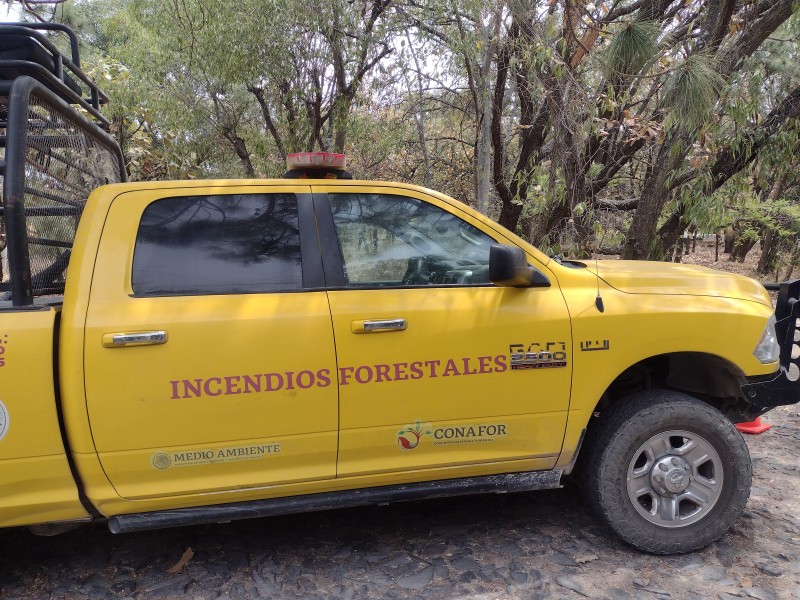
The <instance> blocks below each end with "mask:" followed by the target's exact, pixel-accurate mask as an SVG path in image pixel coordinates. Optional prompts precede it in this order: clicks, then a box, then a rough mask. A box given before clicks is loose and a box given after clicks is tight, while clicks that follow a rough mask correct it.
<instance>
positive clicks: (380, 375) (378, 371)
mask: <svg viewBox="0 0 800 600" xmlns="http://www.w3.org/2000/svg"><path fill="white" fill-rule="evenodd" d="M375 375H377V379H375V381H376V382H378V383H380V382H381V381H391V380H392V378H391V377H390V376H389V365H375Z"/></svg>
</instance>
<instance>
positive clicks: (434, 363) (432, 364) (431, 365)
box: [425, 360, 442, 377]
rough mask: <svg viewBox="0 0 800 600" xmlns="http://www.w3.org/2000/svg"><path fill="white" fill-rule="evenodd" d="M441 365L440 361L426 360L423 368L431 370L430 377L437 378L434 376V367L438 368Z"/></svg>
mask: <svg viewBox="0 0 800 600" xmlns="http://www.w3.org/2000/svg"><path fill="white" fill-rule="evenodd" d="M441 363H442V361H440V360H426V361H425V366H426V367H428V368H430V370H431V377H438V375H437V374H436V367H438V366H439V365H440V364H441Z"/></svg>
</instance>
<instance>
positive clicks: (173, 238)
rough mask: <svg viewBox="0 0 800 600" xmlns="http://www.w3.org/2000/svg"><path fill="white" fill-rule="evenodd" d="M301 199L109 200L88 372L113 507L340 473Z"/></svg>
mask: <svg viewBox="0 0 800 600" xmlns="http://www.w3.org/2000/svg"><path fill="white" fill-rule="evenodd" d="M309 191H310V190H309V188H308V187H307V186H306V187H302V186H301V185H299V184H295V185H292V184H288V185H285V186H282V185H276V186H268V185H266V186H255V185H248V186H240V187H218V188H215V189H214V190H212V191H210V192H209V190H208V188H199V187H194V188H192V187H188V188H177V189H176V188H171V189H147V190H140V191H130V192H125V193H122V194H121V195H120V196H119V197H117V198H116V199H115V200H114V202H113V203H112V205H111V208H110V210H109V213H108V217H107V220H106V224H105V227H104V228H103V233H102V238H101V242H100V246H99V251H98V257H97V262H96V266H95V271H94V275H93V279H92V288H91V296H90V299H89V305H88V313H87V315H86V329H85V347H84V365H85V373H86V375H85V384H86V401H87V408H88V414H89V420H90V424H91V431H92V436H93V438H94V443H95V446H96V449H97V452H98V455H99V458H100V461H101V463H102V466H103V469H104V471H105V473H106V475H107V477H108V478H109V480H110V481H111V483H112V484H113V486H114V488H115V489H116V491H117V492H118V494H119V495H120V496H122V497H123V498H148V497H159V496H175V495H185V494H196V493H208V492H217V491H226V490H227V491H231V490H239V491H241V492H243V493H244V494H246V490H248V489H252V488H256V487H263V486H269V485H275V484H282V483H292V482H300V481H308V480H319V479H326V478H333V477H335V474H336V452H337V428H338V400H337V386H336V382H335V377H336V365H335V353H334V346H333V332H332V328H331V318H330V311H329V308H328V301H327V297H326V294H325V291H324V289H323V288H324V283H323V275H322V267H321V259H320V253H319V245H318V242H317V239H316V229H315V224H314V217H313V211H312V208H311V202H310V195H309ZM243 497H244V496H243ZM234 499H236V497H231V496H230V495H228V496H227V497H226V500H234Z"/></svg>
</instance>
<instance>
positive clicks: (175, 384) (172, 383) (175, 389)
mask: <svg viewBox="0 0 800 600" xmlns="http://www.w3.org/2000/svg"><path fill="white" fill-rule="evenodd" d="M0 366H2V365H0ZM178 383H179V382H178V381H177V380H176V381H170V382H169V384H170V386H172V396H170V399H171V400H177V399H178Z"/></svg>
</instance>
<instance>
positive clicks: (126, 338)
mask: <svg viewBox="0 0 800 600" xmlns="http://www.w3.org/2000/svg"><path fill="white" fill-rule="evenodd" d="M166 343H167V332H166V331H140V332H137V333H104V334H103V347H104V348H124V347H125V346H150V345H154V344H166Z"/></svg>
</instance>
